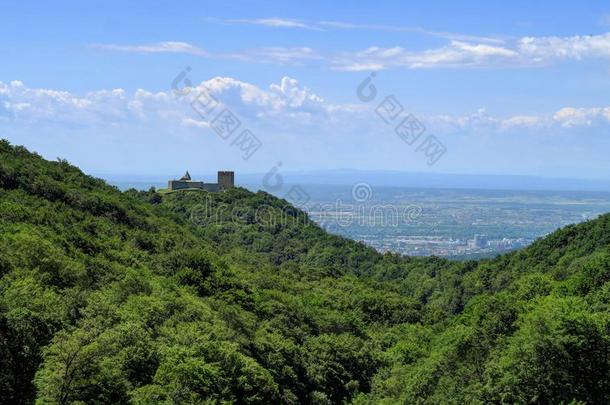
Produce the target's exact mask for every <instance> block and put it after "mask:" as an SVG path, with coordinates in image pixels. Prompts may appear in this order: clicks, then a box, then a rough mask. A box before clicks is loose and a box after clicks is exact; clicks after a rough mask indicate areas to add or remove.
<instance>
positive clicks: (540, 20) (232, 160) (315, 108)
mask: <svg viewBox="0 0 610 405" xmlns="http://www.w3.org/2000/svg"><path fill="white" fill-rule="evenodd" d="M154 3H156V4H152V2H136V1H134V2H118V1H117V2H115V1H104V2H62V1H59V2H52V3H51V2H24V1H1V2H0V11H1V12H0V138H6V139H8V140H9V141H11V142H12V143H14V144H21V145H25V146H26V147H28V148H29V149H31V150H35V151H37V152H38V153H40V154H41V155H43V156H44V157H46V158H49V159H55V158H58V157H60V158H65V159H67V160H69V161H70V162H71V163H73V164H76V165H78V166H79V167H81V168H82V169H83V170H85V171H86V172H90V173H98V174H134V175H136V174H137V175H146V174H154V175H160V174H161V175H165V174H167V175H168V176H169V175H177V174H181V173H182V172H184V170H186V169H189V170H190V171H191V173H212V172H215V171H216V170H220V169H230V170H235V171H237V172H242V173H257V172H266V171H268V170H270V169H272V168H273V167H281V168H282V170H329V169H346V168H353V169H359V170H398V171H407V172H433V173H469V174H518V175H533V176H545V177H570V178H595V179H610V159H608V151H610V136H609V135H610V97H609V96H608V95H609V94H610V2H600V1H581V2H567V1H565V2H564V1H555V2H532V1H512V2H502V1H489V0H487V1H484V2H482V1H481V2H479V1H465V2H459V4H458V2H452V1H447V2H440V1H437V2H434V1H428V2H401V1H381V0H376V1H358V2H347V1H344V2H339V1H337V2H325V1H308V2H289V1H229V2H217V1H215V2H208V1H197V2H179V1H173V2H154ZM204 101H205V102H204Z"/></svg>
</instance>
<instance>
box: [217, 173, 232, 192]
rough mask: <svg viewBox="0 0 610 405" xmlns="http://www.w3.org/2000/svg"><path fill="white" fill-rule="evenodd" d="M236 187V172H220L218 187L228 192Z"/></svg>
mask: <svg viewBox="0 0 610 405" xmlns="http://www.w3.org/2000/svg"><path fill="white" fill-rule="evenodd" d="M234 185H235V173H234V172H226V171H223V172H218V186H219V188H220V189H221V190H228V189H230V188H233V186H234Z"/></svg>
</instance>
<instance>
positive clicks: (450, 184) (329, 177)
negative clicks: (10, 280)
mask: <svg viewBox="0 0 610 405" xmlns="http://www.w3.org/2000/svg"><path fill="white" fill-rule="evenodd" d="M181 170H182V169H181ZM176 175H177V174H176ZM281 175H282V176H283V180H284V181H285V182H286V183H290V184H321V185H352V184H355V183H360V182H364V183H368V184H370V185H371V186H379V187H384V186H395V187H412V188H458V189H489V190H565V191H610V180H605V179H577V178H548V177H536V176H524V175H482V174H445V173H412V172H400V171H383V170H379V171H368V170H356V169H342V170H314V171H300V172H297V171H291V172H283V173H281ZM97 176H98V177H101V178H103V179H105V180H107V181H108V182H110V183H111V184H114V185H116V186H117V187H119V188H121V189H127V188H130V187H133V188H136V189H147V188H149V187H150V186H155V187H160V186H161V185H163V186H165V185H166V184H167V183H166V182H167V180H169V179H170V177H172V176H171V175H168V176H165V177H164V176H160V175H149V176H148V175H128V174H125V175H116V174H98V175H97ZM265 176H266V174H265V173H239V172H237V173H235V178H236V179H235V181H236V184H241V185H244V186H247V187H248V188H253V189H259V188H260V189H264V188H265V187H264V179H265ZM193 178H197V179H202V180H204V181H206V180H208V181H213V179H214V178H215V177H214V175H213V174H195V175H194V176H193Z"/></svg>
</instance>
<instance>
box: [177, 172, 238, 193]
mask: <svg viewBox="0 0 610 405" xmlns="http://www.w3.org/2000/svg"><path fill="white" fill-rule="evenodd" d="M234 185H235V173H233V172H225V171H220V172H218V183H204V182H203V181H194V180H192V179H191V175H190V174H189V172H188V170H187V172H186V173H185V174H184V176H182V177H181V178H180V179H179V180H170V181H168V182H167V188H168V189H170V190H184V189H192V188H195V189H200V190H206V191H222V190H228V189H230V188H232V187H233V186H234Z"/></svg>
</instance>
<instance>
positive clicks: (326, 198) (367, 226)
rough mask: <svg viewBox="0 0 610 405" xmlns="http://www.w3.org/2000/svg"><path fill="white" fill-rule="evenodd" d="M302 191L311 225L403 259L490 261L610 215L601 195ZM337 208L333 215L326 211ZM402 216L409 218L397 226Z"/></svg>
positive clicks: (609, 200)
mask: <svg viewBox="0 0 610 405" xmlns="http://www.w3.org/2000/svg"><path fill="white" fill-rule="evenodd" d="M304 189H305V190H307V192H308V193H309V195H310V196H311V201H310V203H309V204H308V207H310V208H309V209H308V211H309V214H310V216H311V218H312V219H313V220H314V221H316V222H318V223H319V224H320V225H321V226H322V227H324V228H325V229H327V230H328V231H330V232H332V233H335V234H339V235H343V236H346V237H349V238H351V239H355V240H358V241H361V242H363V243H366V244H367V245H370V246H372V247H374V248H375V249H377V250H378V251H380V252H387V251H391V252H397V253H400V254H405V255H410V256H432V255H434V256H441V257H448V258H456V259H470V258H472V259H476V258H481V257H494V256H496V255H498V254H501V253H504V252H508V251H511V250H515V249H520V248H523V247H525V246H528V245H529V244H531V243H533V242H534V241H535V240H536V239H538V238H540V237H542V236H545V235H547V234H549V233H551V232H552V231H554V230H556V229H558V228H561V227H563V226H566V225H569V224H573V223H579V222H582V221H586V220H589V219H594V218H596V217H597V216H599V215H600V214H603V213H605V212H610V193H604V192H577V191H510V190H456V189H413V188H401V187H378V188H373V189H372V194H371V198H370V200H367V201H365V202H357V201H354V200H353V197H352V195H351V189H350V188H349V187H345V186H310V185H307V186H304ZM336 201H339V202H340V204H339V207H340V208H339V209H334V210H329V209H328V207H331V206H332V204H336ZM312 207H313V208H312ZM320 207H327V208H326V209H324V210H321V209H320ZM346 207H347V208H346ZM358 207H360V209H359V208H358ZM348 208H349V209H348ZM401 210H404V212H411V213H413V212H414V213H415V214H416V215H406V216H399V218H397V219H398V220H396V218H394V216H395V213H396V212H398V213H401V212H402V211H401ZM371 213H373V214H371Z"/></svg>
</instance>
